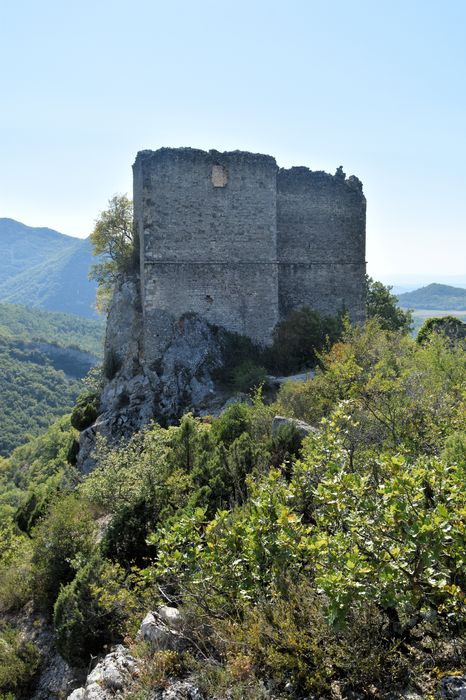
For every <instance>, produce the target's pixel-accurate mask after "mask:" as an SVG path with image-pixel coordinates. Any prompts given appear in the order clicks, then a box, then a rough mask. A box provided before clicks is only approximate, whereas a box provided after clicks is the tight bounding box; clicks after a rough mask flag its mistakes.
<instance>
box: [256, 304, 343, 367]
mask: <svg viewBox="0 0 466 700" xmlns="http://www.w3.org/2000/svg"><path fill="white" fill-rule="evenodd" d="M342 330H343V323H342V317H341V316H339V317H333V316H325V315H323V314H320V313H319V312H318V311H315V309H311V308H309V307H308V306H303V307H302V308H301V309H294V310H293V311H291V312H290V313H289V314H288V316H287V317H286V318H285V319H284V320H283V321H279V322H278V323H277V325H276V326H275V328H274V330H273V333H272V339H273V343H272V347H271V348H270V351H269V353H268V356H267V357H266V360H267V364H268V366H269V367H270V368H271V369H273V370H275V371H279V372H283V373H291V372H298V371H300V370H303V369H308V368H309V367H310V366H314V365H315V364H316V362H317V355H318V353H319V352H320V351H321V350H323V348H324V347H325V346H326V345H327V344H329V343H330V344H331V343H334V342H335V341H336V340H337V339H338V338H339V337H340V335H341V333H342Z"/></svg>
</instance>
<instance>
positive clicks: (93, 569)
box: [53, 554, 124, 666]
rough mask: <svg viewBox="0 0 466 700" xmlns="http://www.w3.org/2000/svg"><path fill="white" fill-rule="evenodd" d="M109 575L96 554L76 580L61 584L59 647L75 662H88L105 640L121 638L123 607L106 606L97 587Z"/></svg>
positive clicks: (57, 626) (57, 619)
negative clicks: (64, 584)
mask: <svg viewBox="0 0 466 700" xmlns="http://www.w3.org/2000/svg"><path fill="white" fill-rule="evenodd" d="M106 575H108V572H107V571H106V569H105V564H104V562H103V560H102V559H101V558H100V556H99V555H98V554H95V555H94V556H93V557H92V558H91V560H90V561H89V562H88V563H87V564H86V565H85V566H83V567H82V568H81V569H80V570H79V571H78V573H77V575H76V577H75V578H74V579H73V581H71V583H69V584H68V585H66V586H63V587H62V588H61V590H60V593H59V595H58V598H57V600H56V602H55V606H54V617H53V622H54V626H55V630H56V632H57V640H58V648H59V650H60V653H61V654H62V655H63V657H64V658H65V659H66V660H67V661H69V662H70V663H72V664H73V665H77V666H85V665H86V664H88V663H89V660H90V658H91V656H92V655H96V654H98V653H99V652H100V651H101V650H102V648H103V646H104V644H106V643H112V642H115V641H117V640H118V639H119V638H120V634H119V631H120V627H121V624H122V620H123V617H124V613H123V611H122V610H121V609H120V610H118V608H117V606H115V607H114V608H113V609H106V608H105V606H104V605H103V604H102V603H101V602H100V600H99V595H98V588H99V586H100V585H102V582H103V579H104V578H105V576H106ZM119 583H120V585H122V583H123V582H122V581H121V580H120V581H119Z"/></svg>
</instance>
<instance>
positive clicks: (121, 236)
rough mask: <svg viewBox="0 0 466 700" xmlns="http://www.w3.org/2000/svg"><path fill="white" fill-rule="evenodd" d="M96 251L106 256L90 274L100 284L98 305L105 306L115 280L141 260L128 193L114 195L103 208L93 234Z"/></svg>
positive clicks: (91, 238)
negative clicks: (104, 208)
mask: <svg viewBox="0 0 466 700" xmlns="http://www.w3.org/2000/svg"><path fill="white" fill-rule="evenodd" d="M90 240H91V243H92V245H93V255H99V256H102V258H101V260H100V261H99V262H98V263H96V264H95V265H93V266H92V268H91V271H90V275H89V276H90V278H91V279H94V280H95V281H96V282H97V284H98V289H97V307H98V308H100V309H105V308H107V307H108V303H109V301H110V299H111V295H112V293H113V289H114V287H115V283H116V281H117V279H118V277H119V275H120V274H121V273H122V272H128V271H130V270H132V269H133V268H134V267H135V265H136V263H137V245H136V236H135V233H134V225H133V203H132V201H131V200H129V199H128V197H126V195H114V196H113V197H112V198H111V199H109V201H108V208H107V209H106V210H105V211H103V212H101V213H100V215H99V217H98V219H97V220H96V222H95V227H94V230H93V232H92V233H91V235H90Z"/></svg>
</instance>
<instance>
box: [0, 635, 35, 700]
mask: <svg viewBox="0 0 466 700" xmlns="http://www.w3.org/2000/svg"><path fill="white" fill-rule="evenodd" d="M40 663H41V659H40V654H39V652H38V650H37V647H36V646H35V645H34V644H33V643H32V642H28V641H27V640H26V639H24V637H23V635H22V634H21V632H19V631H18V630H15V629H14V628H12V627H8V626H2V627H0V697H5V696H6V697H7V698H8V697H11V698H12V700H15V699H17V700H22V699H24V700H27V698H30V697H31V694H30V691H31V687H32V685H33V682H34V679H35V677H36V675H37V673H38V671H39V669H40ZM10 693H11V695H9V694H10Z"/></svg>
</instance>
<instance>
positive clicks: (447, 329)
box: [417, 316, 466, 343]
mask: <svg viewBox="0 0 466 700" xmlns="http://www.w3.org/2000/svg"><path fill="white" fill-rule="evenodd" d="M432 333H442V334H443V335H444V336H445V337H447V338H448V339H449V340H450V341H451V342H457V341H459V340H466V323H463V321H460V319H459V318H455V316H442V317H441V318H428V319H427V320H426V321H424V323H423V324H422V326H421V328H420V329H419V332H418V334H417V342H418V343H426V342H428V341H429V339H430V337H431V336H432Z"/></svg>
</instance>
